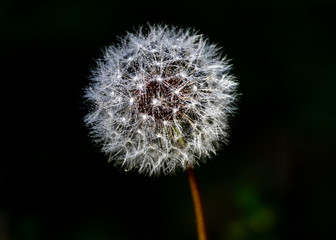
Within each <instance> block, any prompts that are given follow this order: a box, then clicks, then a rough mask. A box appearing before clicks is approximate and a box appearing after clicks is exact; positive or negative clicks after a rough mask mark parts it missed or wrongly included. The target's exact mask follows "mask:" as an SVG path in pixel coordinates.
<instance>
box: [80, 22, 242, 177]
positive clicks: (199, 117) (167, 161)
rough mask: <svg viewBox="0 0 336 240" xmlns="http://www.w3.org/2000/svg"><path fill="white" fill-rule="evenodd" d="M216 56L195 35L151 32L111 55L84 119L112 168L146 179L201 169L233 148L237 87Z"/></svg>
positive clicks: (98, 74)
mask: <svg viewBox="0 0 336 240" xmlns="http://www.w3.org/2000/svg"><path fill="white" fill-rule="evenodd" d="M229 71H230V65H229V63H228V61H227V60H226V59H225V58H222V57H220V56H219V55H218V48H217V47H216V46H215V45H213V44H210V43H209V42H208V40H207V39H205V38H204V37H203V36H202V35H199V34H197V33H196V32H193V31H191V30H183V29H179V28H176V27H169V26H161V25H155V26H148V28H147V29H146V30H145V29H143V28H140V29H139V30H138V31H137V32H136V33H134V34H133V33H128V34H127V35H126V36H125V37H124V38H122V39H121V42H120V44H119V45H116V46H110V47H108V48H107V49H106V50H105V53H104V57H103V59H101V60H99V61H98V64H97V67H96V69H94V70H93V71H92V77H91V81H92V82H91V85H90V87H88V88H87V91H86V95H85V97H86V98H87V99H88V100H89V102H91V103H92V105H93V110H92V111H91V112H90V113H89V114H87V116H86V118H85V122H86V124H87V125H88V126H89V127H90V128H91V133H92V135H93V136H94V137H95V139H96V140H97V141H99V142H100V143H101V145H102V150H103V151H104V152H106V153H107V154H109V156H110V161H113V162H114V163H115V164H116V165H121V166H122V167H123V168H124V169H127V170H137V171H138V172H140V173H144V174H148V175H160V174H169V173H174V172H175V171H176V170H177V169H182V170H185V169H186V167H187V166H194V165H195V164H198V163H199V162H200V161H201V160H203V159H205V157H209V156H210V154H211V153H215V151H216V149H217V147H218V146H219V143H221V142H224V143H225V142H227V137H228V133H227V131H228V127H227V126H228V117H229V116H230V115H232V113H233V112H234V110H235V108H234V102H235V98H236V94H235V92H236V88H237V82H236V81H235V78H234V77H233V76H232V75H231V74H230V73H229Z"/></svg>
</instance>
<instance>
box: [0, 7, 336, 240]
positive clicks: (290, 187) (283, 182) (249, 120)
mask: <svg viewBox="0 0 336 240" xmlns="http://www.w3.org/2000/svg"><path fill="white" fill-rule="evenodd" d="M335 20H336V4H335V1H332V0H330V1H327V0H322V1H318V0H307V1H289V0H288V1H286V0H285V1H261V0H259V1H247V0H237V1H217V2H216V1H210V0H209V1H204V2H201V1H156V2H154V1H153V2H143V1H138V2H136V3H134V2H130V1H107V0H106V1H103V0H95V1H85V0H81V1H79V0H78V1H66V0H62V1H15V0H12V1H10V0H2V1H1V2H0V54H1V67H0V71H1V75H0V79H1V94H0V95H1V149H2V151H1V152H2V154H1V155H2V156H1V160H0V239H1V240H21V239H25V240H32V239H34V240H40V239H48V240H49V239H50V240H54V239H81V240H89V239H90V240H91V239H94V240H105V239H122V240H126V239H196V237H197V236H196V227H195V222H194V212H193V206H192V199H191V196H190V192H189V191H190V190H189V188H188V180H187V177H186V174H185V173H181V172H179V173H177V174H176V175H175V176H162V177H159V178H156V177H154V178H153V177H152V178H150V177H144V176H139V175H138V174H136V173H124V172H122V171H120V170H118V169H117V168H115V167H113V165H112V164H108V163H107V157H106V156H104V155H103V154H102V153H101V152H100V150H99V146H96V145H95V144H94V143H93V142H92V141H91V140H90V138H89V137H88V130H87V128H86V127H85V125H84V123H83V121H82V120H83V117H84V115H85V113H86V112H87V109H86V108H85V105H84V104H83V98H82V95H83V89H84V87H85V86H87V85H88V76H89V74H90V69H91V68H92V67H93V66H94V65H95V59H97V58H99V57H100V56H101V50H102V49H103V48H104V47H105V46H108V45H110V44H113V43H115V42H116V41H117V36H123V35H124V34H125V32H126V31H132V30H133V29H134V28H137V27H138V26H140V25H146V24H147V22H149V23H166V24H173V25H178V26H182V27H193V28H196V29H198V30H199V31H200V32H201V33H203V34H204V35H206V36H208V37H209V38H210V40H211V41H212V42H213V43H216V44H218V45H219V46H222V47H223V51H224V52H225V54H226V55H227V56H228V58H230V59H232V63H233V65H234V68H233V73H234V74H235V75H236V76H237V78H238V81H239V83H240V86H239V92H240V93H242V95H241V97H240V102H239V104H238V105H239V108H240V110H239V111H238V114H237V115H236V116H235V118H234V119H233V121H232V122H231V138H230V140H231V141H230V144H229V145H228V146H224V147H223V148H222V149H221V150H220V151H219V152H218V155H217V156H215V157H213V158H212V159H211V160H209V161H208V162H207V163H206V164H203V165H201V166H200V167H197V169H196V171H197V174H198V178H199V181H200V186H201V191H202V193H203V202H204V207H205V211H206V218H207V223H208V235H209V239H210V240H211V239H228V240H245V239H246V240H250V239H274V240H277V239H305V238H308V237H313V238H315V239H331V238H332V236H334V237H335V217H334V216H335V213H336V211H335V210H336V207H335V201H336V195H335V173H334V171H335V163H334V161H335V159H336V158H335V156H336V154H335V147H336V137H335V134H336V127H335V123H336V111H335V103H336V101H335V87H336V58H335V54H336V47H335V42H336V41H335V40H336V39H335V23H336V21H335Z"/></svg>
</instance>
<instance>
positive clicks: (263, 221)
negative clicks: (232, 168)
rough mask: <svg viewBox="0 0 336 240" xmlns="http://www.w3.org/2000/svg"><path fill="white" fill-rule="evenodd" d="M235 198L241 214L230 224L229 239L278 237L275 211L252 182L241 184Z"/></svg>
mask: <svg viewBox="0 0 336 240" xmlns="http://www.w3.org/2000/svg"><path fill="white" fill-rule="evenodd" d="M234 199H235V203H236V206H237V210H238V212H239V214H238V216H237V219H236V220H234V221H232V222H231V223H230V224H229V226H228V238H229V239H232V240H245V239H276V238H275V235H276V233H275V225H276V222H277V219H276V215H275V211H274V210H273V208H272V207H270V206H268V205H266V204H265V203H264V201H263V199H262V194H261V192H260V190H259V189H257V188H256V187H255V186H254V185H252V184H251V185H246V184H245V185H241V186H239V187H237V192H236V193H235V196H234Z"/></svg>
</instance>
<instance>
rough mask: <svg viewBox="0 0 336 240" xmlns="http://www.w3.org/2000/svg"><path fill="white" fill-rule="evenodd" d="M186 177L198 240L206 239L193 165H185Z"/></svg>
mask: <svg viewBox="0 0 336 240" xmlns="http://www.w3.org/2000/svg"><path fill="white" fill-rule="evenodd" d="M187 172H188V178H189V183H190V189H191V194H192V197H193V201H194V208H195V214H196V223H197V232H198V239H199V240H207V236H206V228H205V220H204V212H203V208H202V201H201V194H200V190H199V186H198V182H197V179H196V175H195V171H194V168H193V167H190V166H188V167H187Z"/></svg>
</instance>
